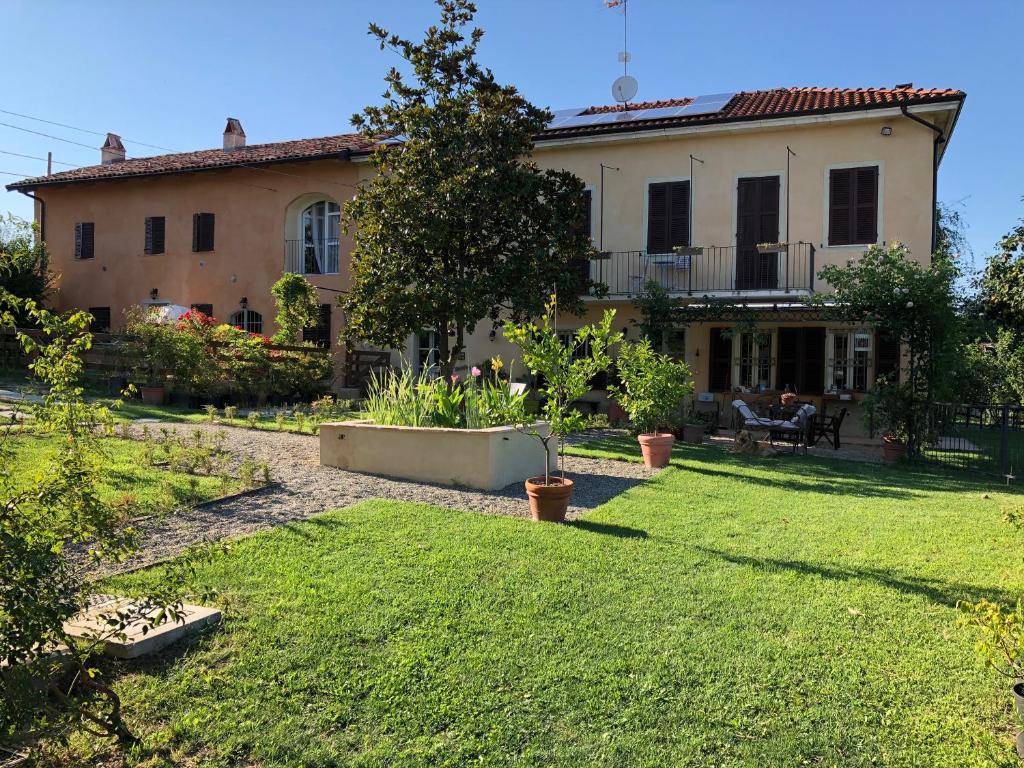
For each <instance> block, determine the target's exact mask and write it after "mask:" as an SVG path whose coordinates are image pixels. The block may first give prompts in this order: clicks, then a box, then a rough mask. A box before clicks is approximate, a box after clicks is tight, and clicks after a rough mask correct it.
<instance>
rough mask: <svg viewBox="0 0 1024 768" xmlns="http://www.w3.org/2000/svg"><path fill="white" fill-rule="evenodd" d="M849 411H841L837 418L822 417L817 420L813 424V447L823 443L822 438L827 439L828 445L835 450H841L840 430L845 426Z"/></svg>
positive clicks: (833, 416)
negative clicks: (844, 421)
mask: <svg viewBox="0 0 1024 768" xmlns="http://www.w3.org/2000/svg"><path fill="white" fill-rule="evenodd" d="M846 414H847V410H846V409H845V408H843V409H842V410H841V411H839V415H838V416H836V415H835V414H833V415H832V416H828V417H826V416H821V417H820V418H818V419H815V420H814V422H813V424H812V427H811V428H812V429H813V430H814V434H813V439H812V441H811V445H817V444H818V443H819V442H821V438H825V439H826V440H827V441H828V444H829V445H831V446H832V449H833V450H836V451H838V450H839V429H840V427H842V426H843V420H844V419H845V418H846Z"/></svg>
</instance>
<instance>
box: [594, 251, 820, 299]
mask: <svg viewBox="0 0 1024 768" xmlns="http://www.w3.org/2000/svg"><path fill="white" fill-rule="evenodd" d="M693 250H695V251H697V252H695V253H692V254H688V255H684V254H676V253H667V254H666V253H659V254H655V253H647V252H646V251H613V252H606V253H605V254H604V257H603V258H599V259H595V260H593V261H592V262H591V263H590V278H591V279H592V280H594V281H596V282H599V283H604V284H605V285H607V286H608V297H609V298H613V299H616V298H617V299H628V298H634V297H636V296H639V295H641V294H642V293H643V292H644V286H645V285H646V284H647V282H648V281H650V280H654V281H655V282H656V283H658V284H659V285H661V286H662V287H663V288H665V290H667V291H668V292H669V293H671V294H673V295H676V296H698V297H700V296H714V297H733V296H743V297H750V298H753V297H764V298H771V297H776V296H786V295H801V294H802V295H806V294H809V293H812V292H813V291H814V269H815V267H814V245H813V244H811V243H803V242H801V243H790V244H789V245H788V246H786V247H785V248H783V249H782V250H781V251H780V252H776V253H759V252H758V249H757V248H756V247H750V246H745V247H744V246H739V247H738V246H734V245H728V246H716V245H711V246H704V247H702V248H698V249H693Z"/></svg>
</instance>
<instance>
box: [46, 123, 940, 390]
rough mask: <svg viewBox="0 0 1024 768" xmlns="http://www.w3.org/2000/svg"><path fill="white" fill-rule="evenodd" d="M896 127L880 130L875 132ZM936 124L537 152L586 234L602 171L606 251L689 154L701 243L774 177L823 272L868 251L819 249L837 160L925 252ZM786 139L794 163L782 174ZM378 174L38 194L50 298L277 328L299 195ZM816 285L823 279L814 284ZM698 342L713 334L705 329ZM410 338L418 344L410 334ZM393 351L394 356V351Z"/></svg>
mask: <svg viewBox="0 0 1024 768" xmlns="http://www.w3.org/2000/svg"><path fill="white" fill-rule="evenodd" d="M883 126H891V127H892V135H890V136H883V135H882V134H881V128H882V127H883ZM932 138H933V137H932V133H931V131H929V130H928V129H926V128H924V127H923V126H921V125H918V124H916V123H914V122H912V121H910V120H908V119H906V118H903V117H900V116H887V117H867V118H865V117H863V116H858V117H857V119H849V117H848V116H840V117H839V118H837V119H834V120H833V119H829V120H821V121H819V122H816V123H813V124H796V125H787V126H785V127H781V126H778V125H777V124H776V127H771V126H770V125H769V126H768V127H760V128H755V129H751V128H750V127H743V126H740V127H737V126H736V125H732V126H729V125H726V126H720V127H718V128H716V129H714V130H709V131H702V132H696V133H691V134H683V135H677V136H670V135H662V134H660V133H657V132H647V133H643V134H632V135H631V136H629V137H627V138H625V139H621V138H615V139H613V140H606V141H602V142H596V141H593V140H586V141H579V142H576V143H569V144H564V145H559V146H553V145H551V146H549V145H546V144H544V145H541V146H540V147H538V149H537V151H536V153H535V159H536V160H537V162H538V163H539V164H540V165H541V166H542V167H548V168H559V169H563V168H564V169H567V170H570V171H572V172H574V173H576V174H577V175H579V176H580V177H581V178H582V179H583V180H584V182H585V183H586V185H587V187H588V188H590V189H591V190H592V191H593V195H592V197H593V215H592V225H593V234H594V237H595V242H596V241H597V235H598V231H599V228H600V199H599V184H600V167H601V164H604V165H606V166H613V167H616V168H618V170H617V171H614V170H607V171H606V172H605V184H604V243H603V247H604V249H605V250H610V251H628V250H642V249H644V248H645V247H646V206H647V201H646V193H647V185H648V184H649V183H651V182H655V181H662V180H668V179H686V178H689V176H690V155H691V154H693V155H694V156H696V157H698V158H700V159H701V160H703V161H704V162H703V164H699V163H695V164H694V168H695V171H694V174H693V179H692V180H691V184H692V193H693V224H692V237H691V240H692V242H693V243H694V244H697V245H733V244H734V243H735V231H736V186H737V180H738V179H739V178H741V177H744V176H766V175H773V174H777V175H779V176H780V216H779V219H780V239H782V240H788V241H790V242H796V241H805V242H810V243H813V244H814V246H815V248H816V250H817V253H816V266H817V267H818V268H820V266H821V265H824V264H826V263H835V264H845V263H846V262H847V260H848V259H850V258H853V257H856V256H857V255H858V254H859V253H860V252H862V251H863V249H864V247H863V246H846V247H829V246H828V245H827V239H826V238H827V218H826V205H827V179H828V171H829V169H830V168H831V167H836V166H840V167H841V166H844V165H845V166H851V165H861V164H864V165H869V164H877V165H878V166H879V169H880V174H879V176H880V184H879V214H880V215H879V227H878V232H879V241H880V242H892V241H894V240H901V241H903V242H905V243H906V244H908V245H909V247H910V248H911V250H912V253H913V254H914V256H915V257H917V258H919V259H922V260H925V259H927V258H928V253H929V245H930V237H931V215H932V213H931V194H932V190H931V184H932ZM787 146H788V147H789V148H790V149H791V150H792V151H793V152H794V153H795V155H794V156H792V157H791V158H790V173H789V178H788V179H787V178H786V157H787V149H786V148H787ZM371 173H372V168H371V167H370V165H369V164H368V163H365V162H361V163H352V162H348V161H339V160H318V161H313V162H306V163H292V164H282V165H275V166H269V167H268V168H267V170H264V171H259V170H253V169H235V170H223V171H204V172H200V173H190V174H182V175H176V176H166V177H149V178H144V179H136V180H124V181H111V182H104V183H90V184H75V185H69V186H67V187H54V188H45V187H44V188H42V189H40V190H38V194H39V195H40V197H42V198H43V199H45V201H46V205H47V208H46V237H47V241H48V244H49V248H50V252H51V256H52V264H53V268H54V269H55V270H56V271H57V273H58V281H57V286H58V290H57V293H56V296H55V303H56V305H57V306H58V308H61V309H66V308H71V307H83V308H88V307H92V306H109V307H110V308H111V314H112V320H113V323H114V325H115V326H116V325H117V323H118V319H119V318H120V315H121V312H122V311H123V310H124V309H125V308H126V307H127V306H129V305H132V304H136V303H138V302H141V301H144V300H145V299H147V298H148V297H149V293H150V290H151V289H153V288H156V289H158V291H159V297H160V299H161V300H166V301H170V302H173V303H176V304H182V305H185V306H187V305H189V304H192V303H210V304H213V306H214V312H215V314H216V315H217V316H218V317H220V318H222V319H227V317H228V316H229V315H230V313H231V312H234V311H235V310H236V309H237V308H238V303H239V300H240V299H241V297H243V296H245V297H247V298H248V305H249V308H250V309H254V310H257V311H259V312H261V313H262V314H263V317H264V323H265V325H264V330H265V332H268V333H269V332H272V331H273V330H274V326H273V322H272V319H273V314H274V308H273V301H272V299H271V297H270V293H269V289H270V286H271V285H272V284H273V282H274V281H275V280H276V279H277V278H278V277H279V276H280V275H281V273H282V270H283V265H284V241H285V239H286V238H287V237H296V236H297V223H296V222H297V219H296V216H297V212H298V211H299V210H300V209H301V205H299V203H300V202H306V201H308V200H311V199H313V198H314V197H316V196H321V195H322V196H323V197H326V198H330V199H333V200H335V201H338V202H344V200H345V199H347V198H348V197H349V196H351V194H352V193H353V192H354V189H355V186H354V185H356V184H357V183H358V180H359V179H363V178H366V177H367V176H368V175H370V174H371ZM787 187H788V191H789V210H788V215H789V232H788V233H787V232H786V230H785V227H786V218H787V216H786V214H787V211H786V191H787ZM201 211H203V212H213V213H215V214H216V250H215V251H213V252H209V253H192V251H191V245H192V214H193V213H196V212H201ZM161 215H162V216H165V217H166V224H167V235H166V239H167V248H166V252H165V253H164V254H161V255H154V256H146V255H144V254H143V242H144V220H145V217H147V216H161ZM80 221H92V222H94V223H95V225H96V234H95V243H96V257H95V258H94V259H91V260H87V261H75V260H74V258H73V251H74V224H75V222H80ZM350 248H351V239H350V238H345V237H343V238H342V243H341V274H340V275H336V276H313V277H311V281H312V282H313V283H314V284H316V285H318V286H323V287H325V288H333V289H340V290H344V289H345V288H347V286H348V285H349V269H348V266H349V265H348V258H347V255H348V253H349V250H350ZM816 287H817V288H818V289H819V290H822V289H825V288H826V286H824V285H822V284H820V282H819V283H818V285H817V286H816ZM337 295H338V294H337V293H334V292H329V291H323V292H322V293H321V300H322V301H324V302H331V303H334V300H335V298H336V297H337ZM607 305H608V306H615V307H616V308H617V310H618V318H617V322H616V326H617V327H620V328H632V329H633V330H632V333H631V335H633V336H634V337H635V335H636V330H635V326H632V325H631V323H630V321H631V320H633V319H635V317H636V312H635V310H634V309H633V307H632V306H631V304H630V303H629V302H628V301H621V300H620V301H617V302H613V303H609V304H607ZM603 306H605V305H604V304H602V305H601V306H597V305H591V306H590V308H589V311H588V315H587V316H586V317H584V318H582V319H577V318H571V317H566V318H564V319H563V320H562V321H561V323H560V325H561V327H565V328H574V327H578V326H579V325H580V324H582V323H583V322H587V321H589V320H590V319H593V318H594V317H596V316H597V313H599V311H600V309H601V308H602V307H603ZM341 323H342V313H341V312H340V311H339V310H337V309H336V310H335V311H334V312H333V313H332V334H333V335H335V336H336V335H337V333H338V331H339V330H340V328H341ZM489 331H490V326H489V323H488V322H487V321H484V322H482V323H481V324H480V326H478V328H477V331H476V332H475V333H474V334H472V335H471V337H470V339H469V344H468V349H467V351H466V355H465V364H466V366H467V367H468V366H471V365H474V364H479V363H481V362H482V361H484V360H486V359H487V358H490V357H492V356H493V355H495V354H500V355H502V356H503V357H504V359H505V360H506V361H511V360H512V359H514V358H515V350H514V349H513V348H511V347H510V345H508V344H507V342H505V341H504V339H503V338H502V337H501V335H500V333H499V335H498V337H497V338H496V339H495V340H493V341H492V340H490V339H489V338H488V333H489ZM705 336H706V334H705ZM699 338H700V334H697V333H694V334H691V339H690V340H689V341H688V347H689V346H690V345H694V346H693V347H692V349H688V352H687V358H688V360H689V361H690V362H691V365H692V366H693V368H694V372H695V374H696V378H697V386H698V388H702V387H704V386H706V371H705V370H703V363H702V361H701V358H700V357H699V355H698V354H697V353H698V350H699V344H700V342H699ZM410 341H411V340H410ZM395 359H396V361H397V360H398V356H397V355H396V358H395Z"/></svg>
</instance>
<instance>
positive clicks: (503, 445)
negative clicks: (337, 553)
mask: <svg viewBox="0 0 1024 768" xmlns="http://www.w3.org/2000/svg"><path fill="white" fill-rule="evenodd" d="M538 427H539V428H541V429H547V425H545V424H538ZM543 450H544V449H543V448H542V447H541V445H540V442H539V441H538V440H537V439H536V438H534V437H530V436H529V435H525V434H523V433H522V432H519V431H518V430H516V429H515V427H491V428H489V429H444V428H440V427H389V426H382V425H379V424H373V423H372V422H367V421H333V422H330V421H329V422H324V423H323V424H321V425H320V463H321V464H323V465H324V466H329V467H338V468H340V469H347V470H349V471H351V472H367V473H370V474H375V475H386V476H388V477H397V478H401V479H403V480H418V481H422V482H428V483H440V484H442V485H464V486H468V487H470V488H481V489H483V490H488V491H496V490H498V489H500V488H504V487H505V486H507V485H510V484H511V483H521V482H523V481H524V480H526V478H528V477H536V476H537V475H538V474H541V473H542V472H543V469H544V463H543ZM555 459H556V453H555V445H554V441H552V443H551V446H550V450H549V452H548V466H549V467H550V468H551V469H554V468H555V463H556V461H555Z"/></svg>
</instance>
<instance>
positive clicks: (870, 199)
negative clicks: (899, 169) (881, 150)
mask: <svg viewBox="0 0 1024 768" xmlns="http://www.w3.org/2000/svg"><path fill="white" fill-rule="evenodd" d="M854 182H855V183H854V199H853V207H854V211H853V229H854V232H853V242H855V243H865V244H867V243H874V242H876V241H877V240H878V168H877V167H876V166H871V167H869V168H857V169H856V172H855V173H854Z"/></svg>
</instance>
